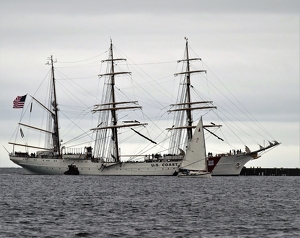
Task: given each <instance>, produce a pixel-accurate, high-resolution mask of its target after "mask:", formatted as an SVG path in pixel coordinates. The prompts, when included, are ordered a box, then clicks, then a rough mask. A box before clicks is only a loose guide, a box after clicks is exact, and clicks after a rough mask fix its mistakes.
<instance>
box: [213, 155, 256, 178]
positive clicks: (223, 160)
mask: <svg viewBox="0 0 300 238" xmlns="http://www.w3.org/2000/svg"><path fill="white" fill-rule="evenodd" d="M252 159H253V157H252V156H250V155H248V154H235V155H223V156H216V157H209V158H208V171H211V173H212V176H239V175H240V173H241V171H242V169H243V167H244V166H245V164H246V163H248V162H249V161H250V160H252Z"/></svg>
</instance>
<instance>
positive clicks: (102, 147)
mask: <svg viewBox="0 0 300 238" xmlns="http://www.w3.org/2000/svg"><path fill="white" fill-rule="evenodd" d="M124 60H126V59H123V58H114V54H113V44H112V40H111V41H110V48H109V59H107V60H102V62H107V63H108V69H109V70H108V72H107V73H105V74H99V77H103V76H104V77H108V82H107V83H106V85H107V87H108V88H107V90H106V91H105V96H104V101H103V102H102V103H101V104H97V105H95V108H94V110H92V112H99V113H100V114H102V115H103V117H101V120H102V121H101V120H100V121H99V124H98V126H97V127H96V128H92V129H91V130H95V131H97V132H98V131H99V134H98V135H99V136H97V138H98V139H96V144H95V153H98V154H99V155H100V157H101V158H109V157H113V160H114V161H115V162H120V157H121V155H120V152H119V140H118V129H119V128H124V127H133V126H143V125H147V124H146V123H140V122H138V121H133V123H127V124H118V116H117V112H118V110H126V109H141V108H142V107H141V106H138V105H137V101H127V102H118V101H117V98H116V92H115V76H116V75H123V74H130V72H115V62H117V61H124ZM125 104H131V105H125ZM106 112H107V113H109V114H110V115H111V124H110V125H109V124H107V123H109V122H108V121H107V120H108V117H106V116H104V115H105V113H106ZM99 119H100V117H99ZM106 130H110V131H111V137H110V139H111V142H112V143H113V153H111V154H105V153H106V152H105V151H109V150H107V146H106V145H107V144H108V143H107V141H105V140H106V138H109V137H107V134H106V132H105V131H106ZM100 131H102V132H100ZM101 133H102V134H101Z"/></svg>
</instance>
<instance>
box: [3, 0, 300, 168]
mask: <svg viewBox="0 0 300 238" xmlns="http://www.w3.org/2000/svg"><path fill="white" fill-rule="evenodd" d="M299 9H300V3H299V1H298V0H285V1H277V0H270V1H263V0H259V1H255V0H252V1H241V0H227V1H222V0H219V1H216V0H210V1H202V0H183V1H179V0H175V1H174V0H172V1H171V0H170V1H169V0H168V1H162V0H160V1H156V0H152V1H133V0H132V1H127V0H122V1H121V0H120V1H115V0H111V1H102V0H90V1H86V0H85V1H80V0H73V1H61V0H60V1H56V0H54V1H33V0H26V1H23V0H22V1H21V0H12V1H8V0H7V1H5V0H4V1H0V23H1V26H0V37H1V38H0V80H1V85H0V90H1V94H0V105H1V107H0V110H1V123H0V135H1V138H0V139H1V147H0V150H1V154H0V167H7V166H9V167H10V166H15V165H14V164H13V163H12V162H10V161H9V158H8V154H7V152H6V150H5V149H4V147H5V148H7V149H8V150H9V151H11V150H12V146H11V145H8V143H7V142H8V141H9V140H10V139H11V136H12V134H13V132H14V131H15V128H16V126H17V123H18V122H19V117H20V113H21V110H16V109H13V108H12V101H13V100H14V99H15V97H16V96H18V95H24V94H26V93H29V94H33V93H34V92H35V91H36V89H37V87H38V85H39V82H40V81H42V80H43V79H44V77H45V75H46V74H47V72H48V70H49V68H48V67H47V66H45V62H46V58H47V57H48V56H50V55H54V57H55V58H57V60H58V62H59V61H61V62H75V61H81V60H83V59H90V58H93V57H95V56H99V55H101V54H103V53H104V52H105V51H106V50H107V49H108V47H109V41H110V38H112V39H113V42H114V45H115V46H116V47H117V48H118V49H120V51H122V53H124V54H125V55H126V56H128V57H129V58H130V59H131V60H133V61H134V62H135V63H137V64H139V63H140V64H141V67H142V64H143V63H158V62H176V60H178V59H180V57H182V54H183V50H184V44H185V42H184V37H188V38H189V43H190V46H191V47H192V49H193V51H195V52H197V55H198V56H200V57H201V58H202V59H203V62H204V64H205V66H206V67H208V68H209V69H210V70H211V71H212V73H213V74H214V75H215V76H216V77H217V78H218V79H219V80H221V81H222V83H223V84H225V85H226V88H228V89H229V90H230V92H232V93H234V94H235V97H237V98H238V100H239V101H240V102H242V103H243V104H245V107H246V108H247V109H248V110H249V111H250V112H251V114H252V115H253V116H254V117H255V118H256V119H257V121H259V122H261V123H262V125H263V126H264V127H265V128H266V130H267V131H269V132H270V134H271V135H272V137H273V138H275V139H276V140H278V141H279V142H282V144H281V145H280V146H279V147H276V148H275V149H274V150H272V151H270V152H269V153H266V154H264V155H263V157H261V158H259V159H258V160H255V161H252V162H249V163H248V164H247V166H262V167H300V159H299V131H300V128H299ZM104 58H105V57H102V58H101V59H104ZM99 62H100V61H99ZM58 65H59V64H58ZM60 66H62V65H60ZM99 67H100V64H99V66H96V67H90V68H88V69H86V70H85V71H84V73H82V74H83V75H78V76H82V77H83V78H84V77H85V78H89V77H96V76H97V75H98V74H99ZM177 69H178V68H176V64H175V63H174V64H165V65H155V66H153V65H152V66H151V67H150V66H147V65H146V66H145V69H144V70H145V71H146V72H147V74H148V75H151V78H152V79H154V80H159V79H161V78H164V77H167V76H169V75H173V74H174V73H175V72H176V70H177ZM208 77H209V76H208ZM96 78H97V77H96ZM162 100H163V99H162ZM3 146H4V147H3Z"/></svg>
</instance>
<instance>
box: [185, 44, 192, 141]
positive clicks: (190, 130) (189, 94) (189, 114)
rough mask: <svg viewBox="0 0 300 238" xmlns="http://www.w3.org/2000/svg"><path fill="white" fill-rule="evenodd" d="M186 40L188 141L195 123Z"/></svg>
mask: <svg viewBox="0 0 300 238" xmlns="http://www.w3.org/2000/svg"><path fill="white" fill-rule="evenodd" d="M185 40H186V42H185V53H186V71H187V74H186V95H187V102H188V105H187V106H188V108H189V110H186V116H187V125H188V127H189V128H187V137H188V141H190V140H191V139H192V136H193V134H192V128H190V126H192V124H193V118H192V112H191V110H190V109H191V104H190V102H191V89H190V86H191V81H190V76H191V73H190V59H189V48H188V38H185Z"/></svg>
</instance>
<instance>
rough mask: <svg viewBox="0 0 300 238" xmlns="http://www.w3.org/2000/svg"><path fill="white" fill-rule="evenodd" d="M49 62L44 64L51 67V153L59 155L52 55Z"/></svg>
mask: <svg viewBox="0 0 300 238" xmlns="http://www.w3.org/2000/svg"><path fill="white" fill-rule="evenodd" d="M48 60H50V62H49V61H48V62H47V63H46V64H48V65H51V79H52V90H53V91H52V92H51V93H52V94H53V98H51V100H52V101H51V105H52V107H53V112H54V113H52V118H53V134H52V140H53V151H54V152H57V153H58V155H60V141H59V130H58V108H57V105H58V104H57V99H56V88H55V77H54V66H53V64H54V61H53V57H52V55H51V56H50V58H48Z"/></svg>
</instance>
